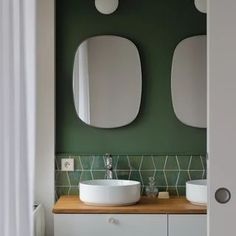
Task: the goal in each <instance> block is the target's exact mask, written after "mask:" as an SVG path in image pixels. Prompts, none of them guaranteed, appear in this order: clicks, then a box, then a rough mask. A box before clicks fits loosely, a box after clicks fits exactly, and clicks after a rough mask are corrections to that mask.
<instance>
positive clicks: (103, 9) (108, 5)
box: [95, 0, 119, 15]
mask: <svg viewBox="0 0 236 236" xmlns="http://www.w3.org/2000/svg"><path fill="white" fill-rule="evenodd" d="M118 5H119V0H95V7H96V8H97V10H98V11H99V12H100V13H102V14H106V15H108V14H111V13H113V12H114V11H115V10H116V9H117V8H118Z"/></svg>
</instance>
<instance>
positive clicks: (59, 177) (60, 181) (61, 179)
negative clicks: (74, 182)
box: [55, 171, 70, 186]
mask: <svg viewBox="0 0 236 236" xmlns="http://www.w3.org/2000/svg"><path fill="white" fill-rule="evenodd" d="M55 185H56V186H69V185H70V182H69V179H68V173H67V172H66V171H56V173H55Z"/></svg>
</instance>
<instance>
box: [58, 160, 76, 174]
mask: <svg viewBox="0 0 236 236" xmlns="http://www.w3.org/2000/svg"><path fill="white" fill-rule="evenodd" d="M61 170H62V171H74V159H73V158H63V159H61Z"/></svg>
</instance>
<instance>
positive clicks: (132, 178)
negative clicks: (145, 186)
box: [130, 171, 142, 184]
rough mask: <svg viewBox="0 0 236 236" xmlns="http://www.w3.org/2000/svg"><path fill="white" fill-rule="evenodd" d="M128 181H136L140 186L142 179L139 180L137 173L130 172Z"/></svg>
mask: <svg viewBox="0 0 236 236" xmlns="http://www.w3.org/2000/svg"><path fill="white" fill-rule="evenodd" d="M130 180H136V181H139V182H140V183H141V184H142V179H141V176H140V173H139V171H131V173H130Z"/></svg>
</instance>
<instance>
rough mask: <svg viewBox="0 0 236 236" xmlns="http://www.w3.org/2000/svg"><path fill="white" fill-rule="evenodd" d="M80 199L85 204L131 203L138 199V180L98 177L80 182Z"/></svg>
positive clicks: (119, 204) (113, 204)
mask: <svg viewBox="0 0 236 236" xmlns="http://www.w3.org/2000/svg"><path fill="white" fill-rule="evenodd" d="M79 185H80V200H81V201H82V202H84V203H85V204H87V205H96V206H121V205H132V204H135V203H136V202H138V201H139V199H140V182H138V181H131V180H117V179H100V180H88V181H83V182H80V184H79Z"/></svg>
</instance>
